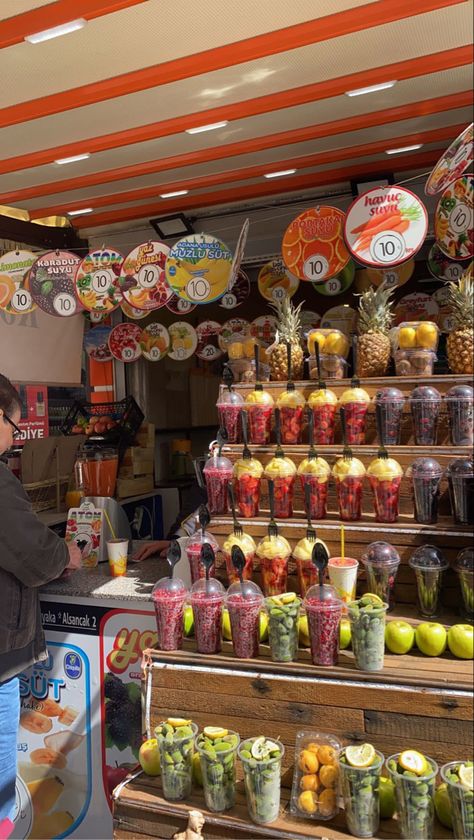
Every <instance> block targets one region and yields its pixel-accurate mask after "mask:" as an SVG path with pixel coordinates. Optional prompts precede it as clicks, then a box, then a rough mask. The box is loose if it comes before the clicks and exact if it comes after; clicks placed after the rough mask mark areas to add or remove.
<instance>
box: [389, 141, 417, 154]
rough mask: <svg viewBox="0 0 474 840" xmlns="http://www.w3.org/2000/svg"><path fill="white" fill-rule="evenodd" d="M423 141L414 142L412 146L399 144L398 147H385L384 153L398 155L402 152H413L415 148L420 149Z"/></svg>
mask: <svg viewBox="0 0 474 840" xmlns="http://www.w3.org/2000/svg"><path fill="white" fill-rule="evenodd" d="M422 146H423V143H414V144H413V146H400V148H399V149H386V150H385V154H386V155H399V154H401V153H402V152H415V151H416V149H421V148H422Z"/></svg>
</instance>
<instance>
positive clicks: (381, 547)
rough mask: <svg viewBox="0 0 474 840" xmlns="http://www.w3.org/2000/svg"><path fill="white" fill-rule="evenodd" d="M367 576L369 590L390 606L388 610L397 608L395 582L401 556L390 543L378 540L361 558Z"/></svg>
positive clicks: (369, 546) (371, 544)
mask: <svg viewBox="0 0 474 840" xmlns="http://www.w3.org/2000/svg"><path fill="white" fill-rule="evenodd" d="M361 563H363V564H364V566H365V573H366V576H367V589H368V591H369V592H373V593H374V595H378V597H379V598H380V599H381V600H382V601H384V602H385V603H387V604H388V609H389V611H390V610H393V608H394V606H395V581H396V578H397V572H398V567H399V565H400V555H399V553H398V551H397V550H396V549H395V548H394V547H393V545H390V543H387V542H383V540H377V541H376V542H373V543H370V545H368V546H367V549H366V552H365V554H363V555H362V557H361Z"/></svg>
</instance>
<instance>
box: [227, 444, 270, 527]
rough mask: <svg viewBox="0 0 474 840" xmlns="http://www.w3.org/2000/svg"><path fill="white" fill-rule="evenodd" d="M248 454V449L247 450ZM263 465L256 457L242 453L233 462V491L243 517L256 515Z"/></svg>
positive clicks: (247, 517) (249, 517) (248, 517)
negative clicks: (241, 455)
mask: <svg viewBox="0 0 474 840" xmlns="http://www.w3.org/2000/svg"><path fill="white" fill-rule="evenodd" d="M248 454H249V455H250V451H248ZM262 474H263V467H262V465H261V463H260V461H257V459H256V458H252V457H246V454H245V452H244V455H243V457H242V458H239V459H238V460H237V461H235V463H234V469H233V476H234V492H235V499H236V502H237V507H238V509H239V513H240V515H241V516H243V517H244V519H251V518H252V517H254V516H258V511H259V504H260V484H261V478H262Z"/></svg>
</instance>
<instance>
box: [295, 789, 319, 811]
mask: <svg viewBox="0 0 474 840" xmlns="http://www.w3.org/2000/svg"><path fill="white" fill-rule="evenodd" d="M298 807H299V808H301V810H302V811H304V812H305V813H306V814H315V813H316V811H317V810H318V800H317V799H316V794H315V793H314V791H312V790H305V791H303V793H300V795H299V797H298Z"/></svg>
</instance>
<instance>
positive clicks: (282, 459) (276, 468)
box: [263, 455, 296, 479]
mask: <svg viewBox="0 0 474 840" xmlns="http://www.w3.org/2000/svg"><path fill="white" fill-rule="evenodd" d="M263 474H264V476H265V478H273V479H275V478H288V477H289V476H291V475H296V465H295V463H294V461H292V460H291V458H287V457H286V456H280V455H275V456H274V457H273V458H272V459H271V460H270V461H269V462H268V464H267V465H266V467H265V469H264V473H263Z"/></svg>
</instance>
